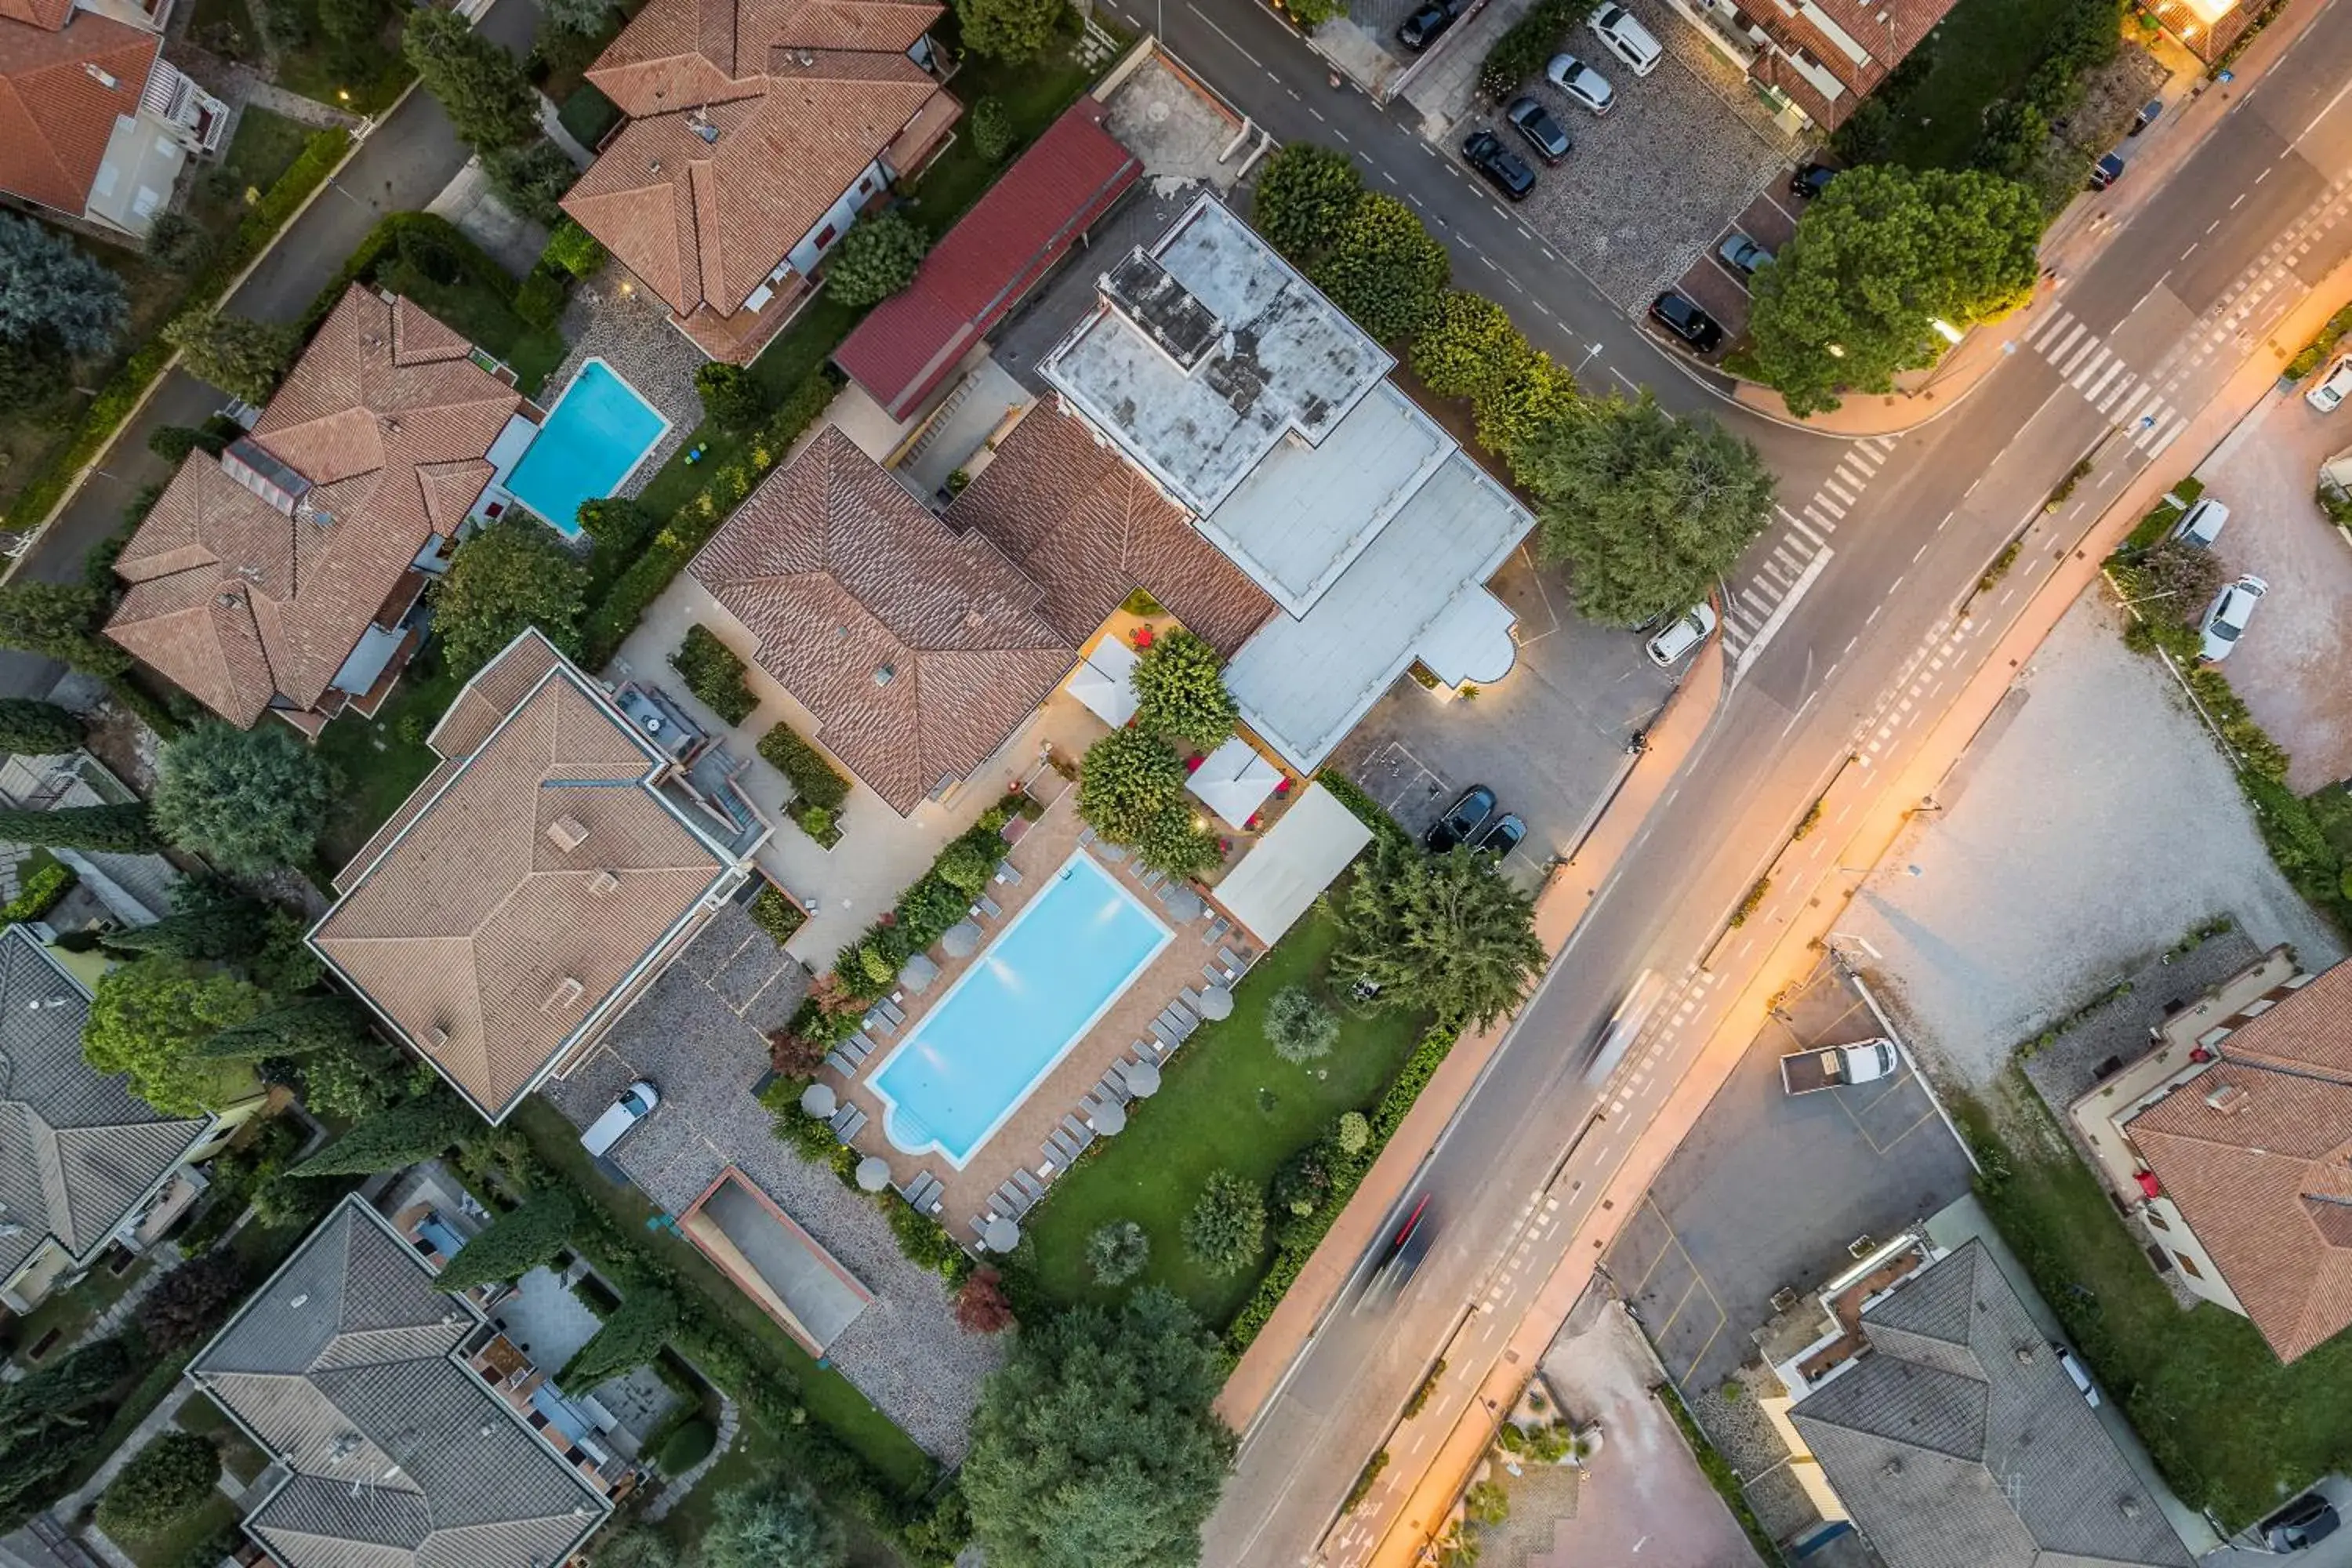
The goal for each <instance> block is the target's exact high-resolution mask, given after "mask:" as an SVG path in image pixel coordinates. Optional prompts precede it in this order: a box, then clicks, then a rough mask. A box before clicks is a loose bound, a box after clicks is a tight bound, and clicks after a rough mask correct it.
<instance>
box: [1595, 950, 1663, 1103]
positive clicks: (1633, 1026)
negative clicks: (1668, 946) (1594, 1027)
mask: <svg viewBox="0 0 2352 1568" xmlns="http://www.w3.org/2000/svg"><path fill="white" fill-rule="evenodd" d="M1665 994H1666V977H1665V976H1664V975H1663V974H1661V973H1658V972H1657V971H1656V970H1654V969H1644V970H1643V971H1642V973H1640V974H1638V975H1636V976H1635V977H1634V979H1633V984H1632V985H1631V986H1629V987H1627V989H1626V992H1625V999H1624V1000H1623V1001H1622V1002H1620V1003H1619V1004H1618V1005H1617V1011H1615V1012H1614V1013H1612V1014H1611V1015H1610V1016H1609V1023H1608V1026H1606V1027H1605V1028H1603V1029H1602V1030H1601V1035H1600V1037H1599V1039H1598V1041H1597V1042H1596V1043H1595V1045H1594V1046H1593V1048H1592V1054H1591V1057H1589V1058H1586V1060H1585V1064H1584V1081H1585V1082H1587V1083H1598V1082H1600V1081H1601V1079H1605V1078H1607V1077H1608V1076H1609V1074H1610V1073H1611V1072H1612V1070H1614V1069H1615V1068H1616V1066H1617V1063H1618V1062H1619V1061H1620V1060H1621V1059H1622V1058H1623V1057H1624V1055H1625V1052H1626V1049H1627V1047H1631V1046H1632V1045H1633V1041H1634V1039H1635V1037H1638V1036H1639V1035H1640V1034H1641V1032H1642V1026H1643V1025H1644V1024H1646V1023H1648V1022H1649V1021H1650V1015H1651V1014H1652V1013H1654V1012H1655V1011H1656V1010H1657V1006H1658V1002H1659V999H1660V998H1662V997H1664V995H1665Z"/></svg>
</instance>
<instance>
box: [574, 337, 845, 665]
mask: <svg viewBox="0 0 2352 1568" xmlns="http://www.w3.org/2000/svg"><path fill="white" fill-rule="evenodd" d="M839 389H840V383H839V382H838V381H836V380H835V373H834V371H833V370H832V368H831V367H830V366H826V365H819V366H818V367H817V368H816V369H814V370H812V371H811V372H809V374H808V375H807V376H806V377H805V378H804V379H803V381H802V382H801V384H799V385H798V386H796V387H794V388H793V391H792V394H791V395H790V396H788V397H786V398H785V399H784V401H783V403H782V405H781V406H780V407H778V408H777V410H776V413H775V416H774V417H773V418H772V419H770V420H769V422H768V427H767V429H766V430H765V431H764V432H762V433H761V435H760V436H759V437H757V438H756V439H754V440H753V441H752V443H751V449H750V450H749V451H747V452H746V453H744V455H743V457H742V458H740V459H739V460H738V461H735V462H731V463H727V464H724V465H722V466H721V467H720V468H719V470H718V471H717V472H716V473H714V474H712V475H711V476H710V479H709V483H707V484H705V485H704V486H703V488H702V491H701V493H700V494H698V495H697V496H696V497H695V498H694V499H693V500H690V501H688V503H687V504H686V505H685V506H683V507H680V508H679V509H678V511H677V515H676V516H675V517H673V518H671V519H670V520H669V521H668V523H667V525H666V526H665V527H664V528H663V529H662V530H661V531H660V532H658V533H656V534H655V535H654V540H653V542H652V543H651V544H649V545H647V546H646V552H645V553H644V554H642V555H640V556H638V557H637V559H636V560H635V562H634V563H632V564H631V565H630V567H629V569H628V570H627V571H625V572H624V573H622V574H620V576H619V577H617V578H615V579H614V582H613V585H612V587H611V588H609V589H608V590H606V591H605V594H604V598H602V599H601V600H599V601H597V604H596V607H595V608H594V609H593V610H590V611H589V612H588V620H587V624H586V625H585V626H583V628H582V632H581V636H582V639H583V642H584V644H585V645H586V646H585V655H586V657H584V658H583V659H582V660H581V662H582V663H583V664H584V665H586V666H587V667H588V668H590V669H602V668H604V666H605V665H607V664H609V663H611V662H612V659H613V656H614V654H616V653H618V652H619V651H620V649H621V644H622V642H623V641H624V640H625V638H626V637H628V635H629V634H630V633H631V632H632V631H635V629H636V626H637V623H638V622H639V621H640V620H642V619H644V618H645V614H646V609H647V608H648V607H650V606H651V605H652V604H653V602H654V601H655V600H656V599H657V598H659V597H661V595H662V590H663V589H665V588H667V587H668V586H669V584H670V580H671V579H672V578H674V577H676V576H677V574H679V573H680V572H682V571H684V570H685V569H686V563H688V562H689V561H691V560H693V559H694V552H696V551H698V550H700V549H701V548H702V547H703V545H704V544H705V543H707V542H709V539H710V536H711V535H712V534H714V533H716V532H718V531H719V524H720V523H721V522H723V521H726V520H727V515H728V514H729V513H730V512H731V511H733V510H735V508H736V507H737V506H739V505H740V504H741V503H742V500H743V498H744V497H746V496H748V495H750V494H751V489H752V487H753V486H755V485H757V484H758V483H759V482H760V480H761V479H763V478H765V477H766V475H767V472H768V470H769V469H770V468H773V467H775V466H776V464H777V463H778V462H780V461H782V458H783V455H784V453H785V451H786V449H787V448H789V447H791V446H792V444H793V437H796V436H798V435H799V434H800V433H801V432H802V431H803V430H804V429H806V428H808V426H811V425H813V424H814V423H815V422H816V420H817V417H818V416H820V415H822V414H823V413H824V409H825V405H827V404H829V403H831V402H832V401H833V398H834V394H835V392H837V391H838V390H839Z"/></svg>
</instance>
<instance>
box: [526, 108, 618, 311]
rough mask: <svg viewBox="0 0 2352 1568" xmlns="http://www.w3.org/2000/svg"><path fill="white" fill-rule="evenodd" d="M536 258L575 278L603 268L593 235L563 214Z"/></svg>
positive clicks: (603, 253)
mask: <svg viewBox="0 0 2352 1568" xmlns="http://www.w3.org/2000/svg"><path fill="white" fill-rule="evenodd" d="M592 90H593V89H592ZM539 258H540V260H541V262H542V263H548V262H551V263H553V264H554V265H555V266H557V267H561V268H563V270H564V271H566V272H569V273H570V274H572V276H573V277H574V278H593V277H594V276H596V274H597V273H599V272H601V271H603V270H604V261H605V251H604V247H603V246H602V245H600V244H598V243H597V240H596V237H595V236H594V235H593V234H590V233H589V232H588V231H587V230H586V229H584V228H582V227H581V226H579V225H578V224H576V223H574V222H572V220H571V219H570V218H565V219H564V220H563V221H562V223H559V224H557V225H556V226H555V229H554V231H553V232H552V233H551V234H550V235H549V236H548V237H547V248H546V249H545V250H542V251H541V252H540V253H539Z"/></svg>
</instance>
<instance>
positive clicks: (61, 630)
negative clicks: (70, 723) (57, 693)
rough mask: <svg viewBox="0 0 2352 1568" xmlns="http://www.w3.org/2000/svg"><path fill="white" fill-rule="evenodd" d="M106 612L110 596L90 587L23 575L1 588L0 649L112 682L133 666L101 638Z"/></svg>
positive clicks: (122, 651)
mask: <svg viewBox="0 0 2352 1568" xmlns="http://www.w3.org/2000/svg"><path fill="white" fill-rule="evenodd" d="M107 609H108V605H107V599H106V595H104V594H102V593H100V591H99V590H98V589H96V588H93V587H90V586H89V584H83V583H41V582H37V581H34V580H33V579H30V578H26V577H19V578H17V579H16V581H15V582H13V583H8V584H0V647H14V648H22V649H24V650H25V651H26V653H37V654H39V655H40V656H41V657H42V658H54V659H56V660H57V661H58V663H59V664H69V665H71V666H73V667H74V668H76V669H79V670H81V671H82V672H83V673H85V674H88V675H95V676H97V677H98V678H99V679H101V680H107V679H112V678H113V677H115V676H118V675H121V673H123V672H124V671H125V670H127V669H129V668H131V655H130V654H128V653H127V652H125V651H124V650H123V649H122V647H121V646H120V645H119V644H116V643H112V642H109V641H108V640H107V639H106V638H105V637H100V635H99V630H98V628H99V627H100V626H102V625H103V624H104V623H105V621H106V614H107Z"/></svg>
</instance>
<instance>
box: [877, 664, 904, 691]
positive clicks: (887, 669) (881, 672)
mask: <svg viewBox="0 0 2352 1568" xmlns="http://www.w3.org/2000/svg"><path fill="white" fill-rule="evenodd" d="M896 679H898V670H897V669H896V668H892V667H891V666H889V665H887V664H877V665H876V666H875V667H874V684H875V685H877V686H887V685H889V684H890V683H891V682H892V681H894V680H896Z"/></svg>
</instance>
